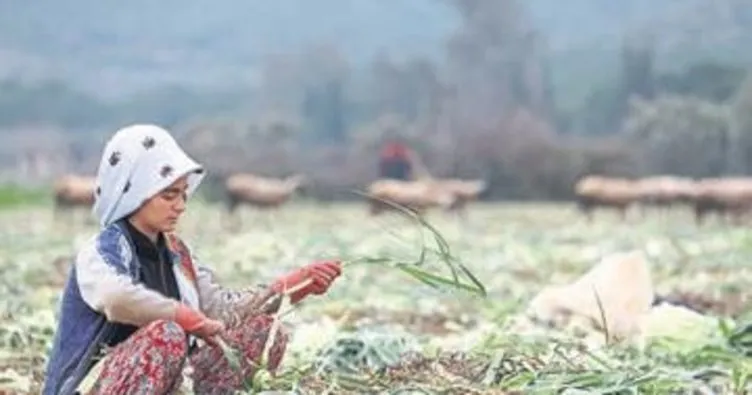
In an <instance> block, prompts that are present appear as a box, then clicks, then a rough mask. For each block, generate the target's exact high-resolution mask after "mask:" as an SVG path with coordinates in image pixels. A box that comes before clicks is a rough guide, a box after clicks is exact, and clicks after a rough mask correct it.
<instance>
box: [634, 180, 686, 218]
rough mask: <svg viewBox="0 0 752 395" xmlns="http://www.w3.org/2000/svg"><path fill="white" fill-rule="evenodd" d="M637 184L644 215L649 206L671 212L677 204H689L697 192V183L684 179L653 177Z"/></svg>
mask: <svg viewBox="0 0 752 395" xmlns="http://www.w3.org/2000/svg"><path fill="white" fill-rule="evenodd" d="M636 183H637V189H638V194H639V197H638V200H639V202H640V203H641V204H642V207H643V213H644V209H645V208H646V207H647V206H657V207H658V208H663V209H667V210H670V209H671V207H672V206H674V205H675V204H689V203H691V202H692V201H693V199H694V197H695V193H696V191H697V188H696V185H695V181H694V180H692V179H690V178H684V177H674V176H653V177H646V178H642V179H640V180H638V181H637V182H636Z"/></svg>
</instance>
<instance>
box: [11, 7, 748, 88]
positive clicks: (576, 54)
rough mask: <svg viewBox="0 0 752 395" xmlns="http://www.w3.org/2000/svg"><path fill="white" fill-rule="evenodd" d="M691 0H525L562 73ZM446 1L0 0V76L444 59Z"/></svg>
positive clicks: (189, 80) (229, 77)
mask: <svg viewBox="0 0 752 395" xmlns="http://www.w3.org/2000/svg"><path fill="white" fill-rule="evenodd" d="M698 1H699V0H630V1H621V2H614V1H611V0H568V1H559V0H527V1H526V3H527V4H528V6H529V9H530V17H531V19H532V21H533V22H534V23H535V25H536V27H537V28H538V29H539V30H540V31H541V32H543V33H544V34H545V35H546V40H547V42H548V44H549V46H550V48H551V50H552V51H553V52H554V53H555V56H554V58H555V59H558V60H557V62H559V63H560V64H561V65H562V66H561V67H560V70H559V73H561V72H562V71H561V70H565V71H566V70H575V71H576V70H579V72H580V73H585V74H587V73H591V72H592V71H593V70H596V69H599V68H600V69H602V68H604V67H610V66H606V65H609V64H613V62H614V61H615V60H616V59H615V57H614V56H613V55H614V54H615V51H616V50H618V45H619V44H620V42H621V34H622V33H623V32H624V31H625V29H632V30H637V31H639V30H641V29H644V28H645V27H646V26H650V27H652V28H656V27H657V28H659V31H660V32H662V33H661V34H662V35H665V37H661V39H662V40H664V41H665V40H666V39H667V37H669V36H671V37H673V36H672V35H675V34H676V32H677V31H679V30H681V28H677V27H676V26H675V23H676V21H677V20H681V21H685V20H686V21H687V24H688V26H689V25H690V24H691V22H692V20H691V19H690V18H689V17H690V16H691V15H690V14H687V13H686V12H687V11H686V10H687V9H693V8H692V7H694V4H697V3H698ZM728 1H731V0H728ZM449 3H450V1H447V0H400V1H397V0H389V1H385V0H280V1H262V0H244V1H240V0H224V1H221V0H220V1H207V0H193V1H178V0H160V1H146V0H132V1H130V2H116V1H112V0H110V1H105V0H100V1H96V0H66V1H64V2H62V1H61V2H42V1H21V0H0V77H7V76H13V77H14V78H49V77H53V78H60V79H64V80H69V81H73V82H75V83H76V84H79V85H80V86H82V87H84V88H87V89H90V90H96V91H98V92H100V93H103V94H113V93H126V92H130V91H132V90H134V89H141V88H145V87H149V86H153V85H155V84H164V83H171V82H172V83H179V84H199V85H201V84H208V85H224V86H227V85H232V86H237V85H238V84H241V83H253V82H254V81H255V78H257V73H256V70H257V66H258V65H259V62H260V60H261V59H263V57H264V56H265V55H267V54H270V53H278V52H289V51H297V50H300V49H302V48H304V47H306V46H307V45H309V44H311V43H320V42H332V43H336V44H337V45H339V46H340V47H341V48H342V49H343V50H344V51H345V52H346V53H347V55H348V56H349V57H350V59H351V60H352V61H353V62H355V63H356V64H358V63H360V64H362V63H365V62H368V61H370V59H371V57H372V56H373V54H374V53H375V52H376V51H378V50H380V49H388V50H389V51H390V53H392V54H393V55H395V56H396V57H403V56H410V55H425V56H430V57H434V58H436V59H441V58H442V56H443V52H442V51H443V46H444V39H445V38H446V36H447V34H449V33H450V32H451V31H452V29H453V28H454V27H455V26H456V24H457V22H458V15H456V13H455V12H454V10H452V9H451V8H450V7H449V5H448V4H449ZM736 14H739V15H737V16H736V17H737V18H742V17H744V15H741V14H740V13H736ZM745 18H747V19H743V20H742V22H744V21H748V19H749V15H746V17H745ZM666 21H671V22H670V23H667V22H666ZM740 45H741V44H740ZM733 48H734V47H732V50H730V51H731V52H734V51H733ZM562 54H563V55H562ZM599 54H610V56H611V57H610V58H605V57H604V56H602V55H599ZM734 56H736V55H734ZM604 62H605V63H604ZM554 66H555V67H556V66H557V65H554ZM568 72H569V71H567V73H568Z"/></svg>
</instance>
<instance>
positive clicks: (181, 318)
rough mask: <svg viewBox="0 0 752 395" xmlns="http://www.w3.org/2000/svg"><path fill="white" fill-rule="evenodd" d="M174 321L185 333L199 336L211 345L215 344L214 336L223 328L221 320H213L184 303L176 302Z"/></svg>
mask: <svg viewBox="0 0 752 395" xmlns="http://www.w3.org/2000/svg"><path fill="white" fill-rule="evenodd" d="M175 322H176V323H177V324H178V325H180V326H181V327H182V328H183V330H184V331H186V333H189V334H191V335H194V336H196V337H199V338H201V339H203V340H204V341H205V342H207V343H209V344H213V345H214V344H216V343H215V342H214V336H216V335H218V334H220V333H221V332H222V331H223V330H224V329H225V327H224V324H222V322H221V321H217V320H213V319H211V318H209V317H207V316H205V315H204V314H203V313H201V312H200V311H198V310H195V309H192V308H191V307H189V306H188V305H186V304H184V303H180V304H178V308H177V310H176V311H175Z"/></svg>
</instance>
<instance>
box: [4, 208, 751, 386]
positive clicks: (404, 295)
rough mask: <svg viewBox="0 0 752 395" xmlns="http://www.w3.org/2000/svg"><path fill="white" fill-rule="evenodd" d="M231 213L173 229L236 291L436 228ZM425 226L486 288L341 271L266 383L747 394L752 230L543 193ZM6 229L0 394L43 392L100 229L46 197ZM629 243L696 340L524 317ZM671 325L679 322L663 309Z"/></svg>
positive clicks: (300, 315)
mask: <svg viewBox="0 0 752 395" xmlns="http://www.w3.org/2000/svg"><path fill="white" fill-rule="evenodd" d="M243 216H244V225H243V228H242V230H240V231H238V232H228V231H225V230H223V229H222V228H221V221H220V218H219V216H218V208H217V207H212V206H208V205H203V204H194V205H192V206H190V211H189V212H188V213H187V214H186V217H185V219H184V222H183V223H182V224H181V228H182V229H181V233H182V234H183V236H184V237H185V238H186V240H187V241H188V242H189V243H190V244H191V245H192V246H193V248H194V249H195V250H196V253H197V254H198V256H199V258H200V259H201V260H202V261H204V262H206V263H208V264H210V265H211V266H212V267H213V268H214V269H215V270H216V271H217V273H218V274H219V276H220V277H221V279H222V280H223V282H224V284H226V285H227V286H230V287H241V286H243V285H248V284H252V283H257V282H267V281H271V280H272V279H273V278H274V276H276V275H278V274H281V273H283V272H285V271H286V270H289V269H291V268H293V267H295V266H298V265H302V264H305V263H307V262H309V261H311V260H313V259H316V258H323V257H336V256H339V257H343V258H346V259H348V260H354V259H358V258H367V257H373V258H377V257H386V258H389V260H391V261H404V262H411V261H415V260H417V259H418V258H419V256H420V254H421V251H422V250H421V249H422V244H421V243H422V242H423V241H425V242H426V243H427V245H428V247H430V248H434V249H435V248H436V244H435V243H434V242H433V235H432V234H431V233H430V232H427V231H426V230H425V229H423V228H421V227H419V226H418V225H416V223H415V222H413V221H411V220H409V219H408V218H406V217H404V216H398V215H391V216H384V217H380V218H378V219H372V218H370V217H368V216H367V214H366V211H365V208H364V207H363V206H362V205H358V204H346V205H325V206H313V205H307V204H302V203H301V204H296V205H291V206H288V207H285V209H284V210H282V211H280V212H278V213H276V214H269V213H256V212H253V211H250V210H246V211H245V212H244V214H243ZM427 220H428V221H429V222H430V224H432V225H434V226H435V227H436V228H437V229H438V231H439V232H440V234H441V235H442V236H443V237H444V238H445V239H446V241H447V242H448V245H449V247H450V248H451V254H452V255H454V256H455V257H457V258H458V259H459V260H460V261H461V262H462V263H463V264H464V265H465V266H466V267H467V268H469V269H470V271H471V272H472V273H474V274H475V275H476V276H477V277H478V278H479V279H480V280H481V281H482V282H483V284H484V286H485V288H486V290H487V296H486V297H485V298H483V297H480V296H477V295H473V294H471V293H469V292H463V291H461V290H456V289H454V288H453V287H451V286H449V285H446V286H442V287H439V288H436V289H434V288H431V287H430V286H428V285H426V284H423V283H421V282H420V281H418V280H417V279H415V278H413V277H410V276H408V275H407V274H406V273H405V272H403V271H401V270H398V269H396V268H393V267H388V266H386V265H352V266H348V267H346V270H345V271H344V273H343V275H342V277H341V278H340V279H339V280H338V281H337V283H336V284H335V285H334V286H333V287H332V289H331V290H330V292H329V293H328V294H326V295H325V296H320V297H313V298H310V299H308V300H307V301H306V302H305V303H304V304H302V305H300V306H299V307H297V308H296V309H295V310H293V311H292V312H290V313H289V314H287V315H285V316H284V318H283V320H284V322H285V325H287V326H288V327H289V328H290V329H291V330H292V331H293V334H294V335H293V336H294V338H293V339H292V343H291V344H290V345H289V349H288V353H287V354H286V357H285V360H284V362H283V365H284V366H283V371H282V372H281V375H280V376H279V377H278V378H276V379H270V380H267V381H266V382H264V383H263V386H264V387H266V388H267V389H278V390H290V389H291V388H293V386H295V387H296V388H299V389H300V391H301V393H325V392H326V390H327V389H330V390H331V392H330V393H394V394H396V393H402V394H407V393H431V394H433V393H435V394H439V393H443V394H450V393H452V394H454V393H456V394H481V393H482V394H486V393H488V394H504V393H517V392H515V391H519V393H561V390H563V389H565V388H569V390H568V392H566V393H568V394H580V393H582V394H584V393H614V394H616V393H647V394H651V393H653V394H667V393H728V394H731V393H743V392H744V391H745V390H746V391H749V390H750V389H751V388H752V384H748V382H749V381H750V380H749V376H748V375H749V374H751V373H752V363H751V362H750V359H748V357H746V356H745V355H749V354H747V353H748V351H747V348H745V347H744V345H745V344H746V342H744V341H742V340H743V339H742V340H739V339H737V338H736V337H732V336H731V333H734V332H737V333H742V332H743V331H742V327H743V325H744V324H745V323H746V322H747V320H746V318H745V315H746V316H750V314H745V312H749V308H748V307H749V303H748V299H749V292H748V291H747V290H748V289H749V284H750V280H752V271H751V270H750V264H749V256H750V252H751V250H752V238H750V236H749V232H748V231H747V230H746V229H745V228H741V227H738V228H729V227H725V226H723V225H721V224H717V223H711V224H708V225H707V226H704V227H701V228H699V227H697V226H695V225H694V223H693V222H692V220H691V218H690V216H689V215H688V214H687V213H682V212H675V213H671V214H670V215H668V216H664V217H659V216H657V215H651V216H650V217H648V218H640V217H639V216H637V217H633V218H632V219H630V220H629V222H628V223H620V222H619V221H618V220H617V218H616V216H613V215H609V214H608V213H603V214H602V215H599V216H598V217H597V218H596V221H595V222H594V223H592V224H588V223H587V222H586V221H585V220H584V219H583V218H581V217H580V216H579V215H577V213H576V212H575V211H574V209H573V206H571V205H553V204H552V205H543V204H514V205H513V204H478V205H476V206H473V207H471V210H470V212H469V217H468V219H467V220H466V221H462V220H459V219H457V218H455V217H452V216H448V215H444V214H441V213H431V214H430V215H429V216H428V218H427ZM0 223H2V226H1V227H0V234H1V236H0V248H2V251H1V252H0V257H2V259H3V261H2V264H1V265H0V271H2V277H0V278H1V283H0V301H2V303H3V307H2V316H1V317H2V318H1V319H2V322H1V324H0V376H1V377H0V393H39V384H40V379H41V375H42V373H43V370H44V365H45V363H46V361H45V358H46V354H47V347H48V345H49V343H50V339H51V337H52V331H53V325H54V320H55V312H56V310H55V308H56V303H57V298H58V296H59V292H60V287H61V286H62V283H63V281H64V279H65V274H66V270H67V269H66V265H67V259H66V258H67V257H69V256H70V255H71V254H73V252H74V248H75V246H76V245H77V244H78V243H80V242H81V241H83V240H85V239H86V238H88V237H90V236H91V235H93V234H94V232H95V228H94V227H93V225H84V224H80V221H79V224H76V225H70V224H65V223H61V222H59V223H56V224H55V223H53V222H52V221H51V211H50V209H49V208H48V207H45V206H41V205H40V206H35V207H22V208H17V209H15V210H10V209H9V210H5V211H3V212H0ZM631 249H642V250H643V251H645V253H646V254H647V255H648V257H649V258H650V264H651V273H652V276H653V281H654V283H655V286H656V289H657V292H659V293H661V294H663V295H668V296H672V297H674V298H676V299H681V300H684V301H685V302H686V303H688V304H690V305H692V306H694V307H695V308H697V309H698V310H702V311H703V313H704V314H705V315H706V318H707V320H705V321H702V322H701V323H700V322H697V323H695V324H694V327H698V328H699V329H697V330H698V332H697V333H700V335H697V334H694V335H693V333H694V332H692V330H688V329H682V330H681V331H680V332H681V333H680V335H682V336H687V337H688V340H685V341H683V342H680V341H678V340H676V341H674V342H668V341H665V342H659V341H656V342H652V343H649V344H647V345H646V344H643V347H628V346H626V345H619V344H612V345H605V344H604V341H603V340H602V339H604V338H605V337H604V336H603V334H601V333H598V332H593V333H585V334H577V333H573V332H571V331H569V330H555V329H552V328H548V327H544V326H542V325H536V324H533V323H532V322H531V321H529V320H526V319H525V308H526V304H527V303H528V302H529V301H530V300H531V298H532V297H533V296H534V295H535V294H536V293H537V292H538V291H540V290H541V289H542V287H544V286H546V285H548V284H552V283H560V282H564V281H570V280H573V279H575V278H576V277H577V276H579V275H580V274H582V273H584V272H585V271H586V270H587V269H588V268H590V267H591V266H592V265H594V264H595V263H597V262H598V261H599V260H600V259H601V258H602V257H603V256H606V255H608V254H609V253H612V252H620V251H627V250H631ZM425 265H426V267H428V268H430V270H431V271H432V272H434V273H438V274H441V275H442V276H447V277H449V278H451V274H450V273H449V272H448V271H447V270H446V269H443V267H444V266H443V265H442V264H441V262H439V259H438V258H437V257H436V255H432V254H428V255H427V256H426V262H425ZM716 317H717V318H724V319H723V320H715V319H714V318H716ZM666 321H668V324H666V325H667V326H668V327H669V329H670V328H672V327H675V328H679V326H678V325H679V324H680V323H679V322H677V321H676V320H675V319H671V318H667V319H666ZM703 325H705V326H704V327H703ZM694 327H693V328H694ZM700 327H701V328H700ZM703 331H704V332H703ZM690 336H694V337H690ZM327 369H328V370H327ZM325 371H326V372H328V373H321V374H319V375H317V374H316V372H325ZM589 391H594V392H589ZM276 393H281V392H276Z"/></svg>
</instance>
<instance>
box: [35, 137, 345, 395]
mask: <svg viewBox="0 0 752 395" xmlns="http://www.w3.org/2000/svg"><path fill="white" fill-rule="evenodd" d="M203 176H204V169H203V167H202V166H201V165H200V164H198V163H196V162H194V161H193V159H191V158H190V157H189V156H188V155H186V153H185V152H184V151H183V150H182V149H181V148H180V147H179V146H178V144H177V143H176V142H175V140H174V139H173V137H172V136H171V135H170V134H169V133H168V132H167V131H166V130H164V129H162V128H160V127H157V126H153V125H134V126H130V127H127V128H124V129H121V130H119V131H118V132H117V133H115V135H114V136H113V137H112V138H111V139H110V141H109V142H108V143H107V146H106V147H105V148H104V152H103V153H102V158H101V161H100V164H99V170H98V174H97V179H96V186H97V188H96V192H95V196H96V201H95V205H94V213H95V215H96V217H97V219H98V220H99V224H100V226H101V229H100V231H99V232H98V234H96V235H94V236H93V237H92V238H90V239H89V240H88V241H87V242H86V243H85V244H84V245H83V246H82V248H81V249H80V251H79V252H78V254H77V255H76V258H75V261H74V262H73V265H72V268H71V270H70V273H69V277H68V280H67V283H66V284H65V288H64V290H63V295H62V301H61V302H60V309H61V310H60V311H59V315H60V318H59V320H58V322H57V328H56V330H55V337H54V340H53V343H52V350H51V353H50V358H49V362H48V364H47V367H46V372H45V380H44V390H43V394H44V395H53V394H60V395H72V394H75V393H77V392H78V391H79V390H81V391H84V392H85V393H87V394H172V393H175V392H176V390H177V388H179V387H180V385H181V380H182V377H183V373H182V372H183V368H184V367H185V366H186V365H187V364H188V363H190V364H191V365H192V367H193V377H192V378H193V383H194V388H193V390H194V392H195V393H197V394H204V393H216V392H214V391H220V392H222V393H233V392H234V391H235V390H238V389H240V388H242V383H243V379H244V378H245V377H250V376H251V375H252V373H253V372H254V371H255V369H256V367H254V366H252V365H251V364H253V363H254V362H255V363H259V362H260V358H261V354H262V351H263V349H264V345H265V342H266V338H267V336H268V335H269V332H270V328H271V325H272V323H273V320H274V318H273V317H272V315H271V313H273V312H274V311H275V309H278V308H279V303H273V306H270V307H269V308H265V309H262V308H260V307H259V308H258V309H256V308H254V309H253V310H251V311H252V314H245V312H246V309H248V308H249V307H252V306H256V303H257V302H258V303H259V304H261V302H262V301H265V300H268V299H267V297H273V296H274V295H279V294H280V293H281V292H283V291H284V290H285V289H290V288H292V287H296V286H297V287H298V290H297V291H295V292H293V293H292V295H290V296H291V297H290V299H291V302H292V303H298V302H299V301H300V300H302V299H304V298H306V297H308V296H311V295H322V294H324V293H325V292H326V291H327V289H328V288H329V286H330V285H331V283H332V281H334V279H335V278H337V277H338V276H339V275H340V271H341V267H340V264H339V262H338V261H325V262H315V263H311V264H308V265H305V266H303V267H301V268H298V269H296V270H293V271H292V272H290V273H287V274H286V275H283V276H280V277H279V278H277V279H275V280H274V281H273V282H271V284H268V285H265V286H260V287H257V286H250V287H248V288H246V289H243V290H231V289H227V288H224V287H222V286H221V285H220V284H218V283H217V282H216V278H215V276H214V275H213V273H212V271H211V270H210V269H209V268H208V267H207V266H206V265H205V264H202V263H201V262H200V261H198V260H196V259H195V255H194V253H193V251H192V250H190V249H189V248H188V247H187V246H186V245H185V244H184V243H183V242H182V241H181V240H180V238H179V237H178V236H177V235H176V234H175V233H174V232H175V228H176V226H177V224H178V220H179V219H180V217H181V216H182V214H183V213H184V212H185V209H186V201H187V200H188V198H189V197H190V196H191V195H192V194H193V192H194V191H195V190H196V188H197V187H198V186H199V184H200V182H201V180H202V178H203ZM273 299H277V298H273ZM259 310H260V311H259ZM218 337H221V338H223V339H225V341H226V342H227V344H229V345H230V346H231V347H233V348H235V350H236V351H237V352H240V353H242V355H243V356H244V357H245V358H241V372H236V371H234V370H233V369H232V368H231V367H230V366H229V365H228V363H227V360H226V359H225V358H224V357H223V354H222V352H221V349H220V348H219V347H218V346H217V345H216V344H215V343H216V339H217V338H218ZM287 338H288V335H287V334H286V332H280V333H278V334H277V341H276V342H275V343H274V345H273V346H272V347H271V348H270V356H269V361H268V362H269V366H268V367H269V369H270V371H272V372H273V371H274V370H275V369H276V368H277V366H278V364H279V363H280V360H281V358H282V355H283V354H284V351H285V347H286V342H287ZM201 340H203V342H201ZM202 343H203V344H202ZM106 348H107V349H109V350H108V351H107V353H106V355H105V356H104V358H103V359H102V352H103V351H104V350H105V349H106ZM189 355H190V358H189ZM246 358H247V359H250V360H251V361H253V362H248V360H247V359H246ZM95 364H98V365H99V367H101V370H99V373H97V374H96V376H94V373H92V369H93V367H94V365H95ZM89 375H91V377H90V379H92V382H93V388H92V389H91V391H86V389H79V386H80V385H81V383H82V382H83V381H84V379H85V378H87V377H88V376H89ZM86 381H87V382H90V381H89V380H86Z"/></svg>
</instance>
